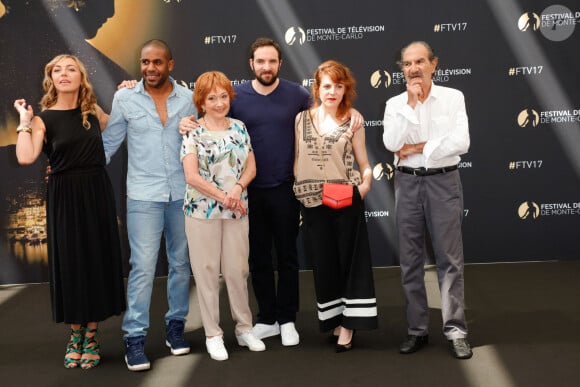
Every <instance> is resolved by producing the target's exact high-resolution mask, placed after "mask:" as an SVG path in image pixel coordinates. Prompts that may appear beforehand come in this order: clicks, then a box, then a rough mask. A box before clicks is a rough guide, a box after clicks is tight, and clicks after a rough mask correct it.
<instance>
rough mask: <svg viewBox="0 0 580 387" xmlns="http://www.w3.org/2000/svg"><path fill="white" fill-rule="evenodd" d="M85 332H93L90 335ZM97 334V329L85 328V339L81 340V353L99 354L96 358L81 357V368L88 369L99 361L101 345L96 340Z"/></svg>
mask: <svg viewBox="0 0 580 387" xmlns="http://www.w3.org/2000/svg"><path fill="white" fill-rule="evenodd" d="M87 333H89V334H90V333H93V335H92V336H87ZM98 334H99V330H98V329H89V328H87V329H86V330H85V340H84V342H83V355H84V354H88V355H97V356H99V357H98V358H96V359H81V368H82V369H83V370H89V369H91V368H95V367H96V366H98V365H99V363H100V362H101V345H100V344H99V342H98V341H97V340H96V338H97V336H98Z"/></svg>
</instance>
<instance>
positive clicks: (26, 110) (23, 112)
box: [14, 99, 34, 126]
mask: <svg viewBox="0 0 580 387" xmlns="http://www.w3.org/2000/svg"><path fill="white" fill-rule="evenodd" d="M14 108H15V109H16V111H17V112H18V114H19V115H20V125H21V126H30V122H31V121H32V117H34V111H33V110H32V106H30V105H28V106H27V105H26V100H25V99H17V100H16V101H14Z"/></svg>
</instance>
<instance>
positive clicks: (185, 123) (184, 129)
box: [179, 116, 199, 136]
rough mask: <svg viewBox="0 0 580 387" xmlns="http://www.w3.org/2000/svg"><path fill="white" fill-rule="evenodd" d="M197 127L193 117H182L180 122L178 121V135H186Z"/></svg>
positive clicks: (197, 124) (197, 123)
mask: <svg viewBox="0 0 580 387" xmlns="http://www.w3.org/2000/svg"><path fill="white" fill-rule="evenodd" d="M198 126H199V122H197V121H196V120H195V116H189V117H183V118H182V119H181V121H179V134H181V135H182V136H184V135H187V134H188V133H189V132H191V131H192V130H193V129H195V128H197V127H198Z"/></svg>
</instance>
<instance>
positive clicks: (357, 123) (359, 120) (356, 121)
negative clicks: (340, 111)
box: [350, 109, 365, 133]
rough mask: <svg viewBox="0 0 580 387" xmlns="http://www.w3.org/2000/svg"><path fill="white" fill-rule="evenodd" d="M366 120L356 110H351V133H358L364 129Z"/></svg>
mask: <svg viewBox="0 0 580 387" xmlns="http://www.w3.org/2000/svg"><path fill="white" fill-rule="evenodd" d="M364 123H365V119H364V118H363V116H362V114H360V112H359V111H358V110H356V109H350V131H351V132H353V133H354V132H356V131H357V130H359V129H360V128H362V127H363V125H364Z"/></svg>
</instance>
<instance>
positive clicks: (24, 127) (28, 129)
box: [16, 125, 32, 133]
mask: <svg viewBox="0 0 580 387" xmlns="http://www.w3.org/2000/svg"><path fill="white" fill-rule="evenodd" d="M20 132H26V133H32V128H31V127H30V126H28V125H18V127H17V128H16V133H20Z"/></svg>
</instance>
